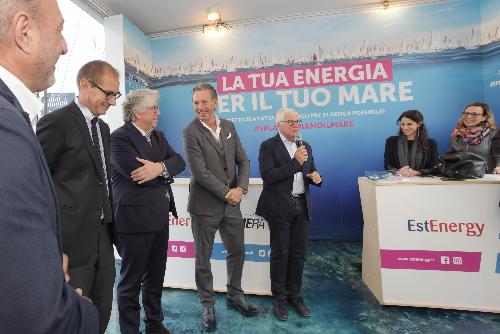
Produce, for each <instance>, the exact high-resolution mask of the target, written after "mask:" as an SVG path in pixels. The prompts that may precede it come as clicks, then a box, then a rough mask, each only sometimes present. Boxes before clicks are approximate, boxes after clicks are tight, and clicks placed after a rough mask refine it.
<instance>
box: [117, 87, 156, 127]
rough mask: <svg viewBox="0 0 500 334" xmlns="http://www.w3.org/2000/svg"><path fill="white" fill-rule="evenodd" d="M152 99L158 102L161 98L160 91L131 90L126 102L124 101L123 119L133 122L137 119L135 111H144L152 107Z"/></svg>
mask: <svg viewBox="0 0 500 334" xmlns="http://www.w3.org/2000/svg"><path fill="white" fill-rule="evenodd" d="M151 99H153V100H154V103H158V101H159V99H160V93H158V91H157V90H154V89H146V88H145V89H137V90H133V91H131V92H129V93H128V94H127V96H126V97H125V102H123V105H122V106H123V121H124V122H133V121H135V116H134V113H136V112H141V113H142V112H144V110H146V109H147V108H149V107H151V105H149V103H151Z"/></svg>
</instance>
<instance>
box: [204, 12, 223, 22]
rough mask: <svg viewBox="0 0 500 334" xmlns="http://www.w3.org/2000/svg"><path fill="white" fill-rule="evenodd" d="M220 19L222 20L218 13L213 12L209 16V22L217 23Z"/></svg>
mask: <svg viewBox="0 0 500 334" xmlns="http://www.w3.org/2000/svg"><path fill="white" fill-rule="evenodd" d="M218 19H220V15H219V13H217V12H211V13H209V14H208V15H207V20H209V21H210V22H213V21H217V20H218Z"/></svg>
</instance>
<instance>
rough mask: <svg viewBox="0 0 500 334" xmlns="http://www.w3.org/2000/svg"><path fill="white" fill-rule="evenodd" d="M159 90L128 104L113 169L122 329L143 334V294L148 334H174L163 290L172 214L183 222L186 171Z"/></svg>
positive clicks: (134, 95) (114, 140)
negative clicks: (177, 189)
mask: <svg viewBox="0 0 500 334" xmlns="http://www.w3.org/2000/svg"><path fill="white" fill-rule="evenodd" d="M158 100H159V94H158V91H155V90H151V89H140V90H136V91H132V92H130V93H129V94H128V95H127V98H126V100H125V102H124V103H123V119H124V121H125V124H124V125H123V126H121V127H120V128H118V129H116V130H115V131H114V132H113V133H112V134H111V165H112V167H113V195H114V208H115V217H116V231H117V239H118V252H119V253H120V256H121V257H122V265H121V270H120V279H119V281H118V288H117V297H118V311H119V322H120V331H121V333H122V334H128V333H130V334H136V333H138V331H139V320H140V314H139V313H140V306H139V292H140V291H141V287H142V304H143V306H144V312H145V314H146V316H145V318H144V321H145V324H146V333H151V334H152V333H161V334H166V333H170V332H169V331H168V329H166V327H165V326H164V325H163V324H162V321H163V312H162V309H161V289H162V287H163V279H164V276H165V266H166V262H167V250H168V228H169V212H172V214H173V215H174V217H176V218H177V212H176V209H175V202H174V195H173V193H172V189H171V187H170V183H172V182H173V177H174V176H175V175H177V174H179V173H180V172H182V171H183V170H184V168H185V165H186V164H185V163H184V160H183V159H182V157H181V156H180V155H179V154H177V153H176V152H175V151H174V150H173V149H172V147H170V145H169V144H168V141H167V140H166V139H165V136H164V135H163V133H162V132H160V131H157V130H155V129H156V127H157V125H158V117H159V116H160V110H159V108H158Z"/></svg>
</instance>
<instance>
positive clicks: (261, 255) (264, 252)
mask: <svg viewBox="0 0 500 334" xmlns="http://www.w3.org/2000/svg"><path fill="white" fill-rule="evenodd" d="M259 256H260V257H265V256H266V250H265V249H259Z"/></svg>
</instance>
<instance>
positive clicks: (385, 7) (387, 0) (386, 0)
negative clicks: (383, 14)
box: [383, 0, 389, 9]
mask: <svg viewBox="0 0 500 334" xmlns="http://www.w3.org/2000/svg"><path fill="white" fill-rule="evenodd" d="M383 6H384V9H389V0H384V3H383Z"/></svg>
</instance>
